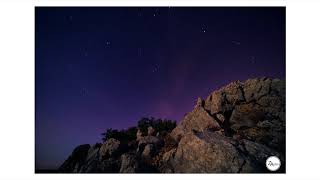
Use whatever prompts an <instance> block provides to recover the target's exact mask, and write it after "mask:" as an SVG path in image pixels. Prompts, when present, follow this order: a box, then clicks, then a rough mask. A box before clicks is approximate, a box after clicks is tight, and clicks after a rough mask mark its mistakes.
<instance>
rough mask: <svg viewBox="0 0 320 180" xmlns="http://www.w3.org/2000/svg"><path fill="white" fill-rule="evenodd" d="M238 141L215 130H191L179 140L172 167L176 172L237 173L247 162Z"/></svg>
mask: <svg viewBox="0 0 320 180" xmlns="http://www.w3.org/2000/svg"><path fill="white" fill-rule="evenodd" d="M235 144H236V142H234V141H233V140H232V139H230V138H227V137H225V136H222V135H220V134H218V133H215V132H209V131H204V132H199V133H193V132H189V133H187V134H185V135H184V136H183V137H182V139H181V141H180V142H179V145H178V148H177V151H176V153H175V156H174V162H173V165H172V167H173V168H174V172H176V173H219V172H224V173H231V172H233V173H236V172H240V171H241V168H242V166H243V165H244V163H245V161H246V160H245V158H244V157H243V156H242V154H241V152H239V151H238V150H237V148H236V146H235Z"/></svg>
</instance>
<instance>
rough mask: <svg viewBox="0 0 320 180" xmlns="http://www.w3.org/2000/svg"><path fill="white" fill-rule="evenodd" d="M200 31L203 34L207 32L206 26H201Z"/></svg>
mask: <svg viewBox="0 0 320 180" xmlns="http://www.w3.org/2000/svg"><path fill="white" fill-rule="evenodd" d="M201 31H202V32H203V33H205V32H207V28H206V25H202V27H201Z"/></svg>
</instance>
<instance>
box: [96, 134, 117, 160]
mask: <svg viewBox="0 0 320 180" xmlns="http://www.w3.org/2000/svg"><path fill="white" fill-rule="evenodd" d="M119 147H120V141H118V140H116V139H113V138H111V139H109V140H107V141H106V142H105V143H104V144H103V145H102V146H101V148H100V152H99V153H100V159H103V158H104V157H109V156H112V155H114V154H115V153H116V152H117V151H118V150H119Z"/></svg>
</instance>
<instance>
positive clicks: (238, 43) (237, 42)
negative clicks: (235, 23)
mask: <svg viewBox="0 0 320 180" xmlns="http://www.w3.org/2000/svg"><path fill="white" fill-rule="evenodd" d="M231 43H232V44H235V45H238V46H239V45H240V44H241V43H240V41H231Z"/></svg>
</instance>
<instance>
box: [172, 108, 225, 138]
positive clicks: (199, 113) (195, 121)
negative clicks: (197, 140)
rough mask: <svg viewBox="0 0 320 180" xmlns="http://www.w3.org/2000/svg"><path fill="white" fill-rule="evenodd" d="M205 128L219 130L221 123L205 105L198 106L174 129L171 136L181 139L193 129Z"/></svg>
mask: <svg viewBox="0 0 320 180" xmlns="http://www.w3.org/2000/svg"><path fill="white" fill-rule="evenodd" d="M205 129H215V130H217V129H220V125H219V123H218V122H217V121H215V120H214V118H213V117H212V116H211V115H210V114H209V113H208V112H207V111H206V110H205V109H204V108H203V107H197V108H195V109H194V110H193V111H192V112H190V113H188V114H187V115H186V116H185V117H184V119H183V120H182V121H181V122H180V124H179V125H178V126H177V127H176V128H175V129H173V130H172V132H171V136H172V137H173V138H174V139H176V140H179V139H180V138H181V136H182V135H183V134H185V133H187V132H190V131H192V130H195V131H203V130H205Z"/></svg>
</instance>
